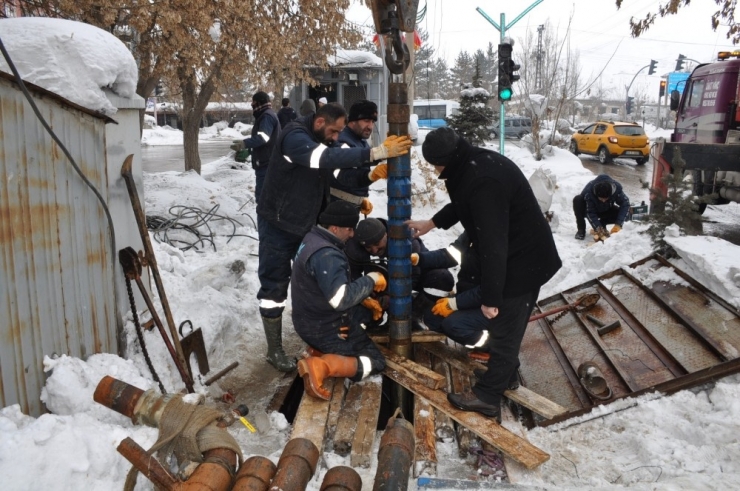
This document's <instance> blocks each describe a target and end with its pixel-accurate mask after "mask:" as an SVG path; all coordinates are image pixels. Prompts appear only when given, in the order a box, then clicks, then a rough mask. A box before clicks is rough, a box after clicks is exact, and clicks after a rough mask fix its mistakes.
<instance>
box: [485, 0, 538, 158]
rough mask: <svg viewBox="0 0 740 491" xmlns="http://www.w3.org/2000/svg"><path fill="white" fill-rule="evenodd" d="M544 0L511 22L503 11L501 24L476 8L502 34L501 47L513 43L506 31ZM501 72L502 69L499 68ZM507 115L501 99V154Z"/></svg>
mask: <svg viewBox="0 0 740 491" xmlns="http://www.w3.org/2000/svg"><path fill="white" fill-rule="evenodd" d="M542 1H543V0H537V1H535V2H534V3H533V4H532V5H530V6H529V7H527V8H526V9H525V10H524V12H522V13H521V14H519V15H518V16H517V17H516V18H515V19H514V20H513V21H511V23H510V24H506V14H504V13H503V12H502V13H501V25H499V24H497V23H496V21H495V20H493V19H491V18H490V17H489V16H488V14H486V13H485V12H484V11H483V10H482V9H481V8H480V7H476V9H475V10H476V11H477V12H478V13H479V14H480V15H482V16H483V18H484V19H486V20H487V21H488V22H489V23H490V24H491V25H492V26H493V27H495V28H496V30H498V32H499V33H500V34H501V36H500V44H499V47H500V46H501V45H505V44H509V45H513V43H512V42H511V41H510V40H507V38H506V31H507V30H509V29H511V27H512V26H513V25H514V24H516V23H517V22H518V21H519V19H521V18H522V17H524V16H525V15H527V14H528V13H529V11H530V10H532V9H533V8H535V7H536V6H537V5H539V4H541V3H542ZM507 41H508V43H507ZM500 64H501V60H499V65H500ZM499 73H501V69H499ZM500 83H501V81H500V80H499V84H500ZM509 97H511V95H509ZM499 100H501V97H500V94H499ZM505 117H506V108H505V107H504V102H503V101H501V111H500V112H499V118H500V119H499V134H498V138H499V152H500V153H501V155H504V118H505Z"/></svg>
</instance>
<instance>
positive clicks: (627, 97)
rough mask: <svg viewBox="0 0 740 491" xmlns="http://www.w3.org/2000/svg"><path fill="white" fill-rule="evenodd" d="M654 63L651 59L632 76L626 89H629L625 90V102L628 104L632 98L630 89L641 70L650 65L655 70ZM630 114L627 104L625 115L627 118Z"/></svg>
mask: <svg viewBox="0 0 740 491" xmlns="http://www.w3.org/2000/svg"><path fill="white" fill-rule="evenodd" d="M653 63H654V62H653V61H651V62H650V64H649V65H645V66H644V67H642V68H640V69H639V70H637V72H636V73H635V76H634V77H632V80H631V81H630V84H629V85H625V89H627V90H626V92H625V95H624V100H625V102H626V103H627V105H628V104H629V99H630V89H631V88H632V84H633V83H634V82H635V79H636V78H637V76H638V75H639V74H640V72H642V71H643V70H644V69H646V68H648V67H650V68H651V69H652V70H653V71H655V65H654V64H653ZM651 75H652V74H651ZM630 109H631V108H630ZM629 114H630V113H629V112H628V108H627V106H626V105H625V108H624V116H625V120H626V119H627V116H629Z"/></svg>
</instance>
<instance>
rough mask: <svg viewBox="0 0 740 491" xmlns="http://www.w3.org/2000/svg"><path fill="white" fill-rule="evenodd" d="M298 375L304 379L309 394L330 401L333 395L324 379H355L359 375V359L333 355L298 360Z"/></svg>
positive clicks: (304, 385)
mask: <svg viewBox="0 0 740 491" xmlns="http://www.w3.org/2000/svg"><path fill="white" fill-rule="evenodd" d="M298 373H299V374H300V376H301V377H302V378H303V387H304V389H305V390H306V393H307V394H309V395H310V396H313V397H316V398H319V399H324V400H326V401H328V400H329V399H330V398H331V393H330V392H329V390H328V389H327V388H326V387H324V379H326V378H328V377H354V376H355V374H356V373H357V358H355V357H354V356H341V355H331V354H329V355H324V356H322V357H317V356H310V357H308V358H304V359H302V360H298Z"/></svg>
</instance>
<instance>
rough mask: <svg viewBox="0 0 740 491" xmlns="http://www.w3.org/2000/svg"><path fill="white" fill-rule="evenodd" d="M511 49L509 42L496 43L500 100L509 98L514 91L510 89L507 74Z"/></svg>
mask: <svg viewBox="0 0 740 491" xmlns="http://www.w3.org/2000/svg"><path fill="white" fill-rule="evenodd" d="M512 49H513V47H512V46H511V44H510V43H503V44H499V45H498V100H499V101H501V102H505V101H508V100H510V99H511V96H512V95H513V94H514V91H512V90H511V77H510V75H509V69H510V67H511V63H512V59H511V51H512ZM517 78H518V76H517Z"/></svg>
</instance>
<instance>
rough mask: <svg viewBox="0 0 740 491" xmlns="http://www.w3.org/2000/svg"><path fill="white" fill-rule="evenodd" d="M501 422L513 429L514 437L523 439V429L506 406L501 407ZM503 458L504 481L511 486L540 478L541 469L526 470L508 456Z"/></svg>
mask: <svg viewBox="0 0 740 491" xmlns="http://www.w3.org/2000/svg"><path fill="white" fill-rule="evenodd" d="M501 421H502V422H504V423H506V426H507V427H509V428H513V429H512V430H511V431H512V432H513V433H514V434H515V435H519V436H521V437H524V435H525V432H524V427H522V426H521V424H520V423H519V420H518V419H517V417H516V416H515V415H514V413H512V412H511V408H509V405H508V404H502V405H501ZM503 457H504V469H506V480H507V481H508V482H510V483H511V484H516V485H518V484H520V483H523V482H526V481H527V480H530V479H532V478H533V477H538V478H542V468H539V469H534V470H528V469H527V468H526V467H524V466H523V465H522V464H520V463H519V462H516V461H514V459H512V458H511V457H509V456H508V455H504V456H503Z"/></svg>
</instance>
